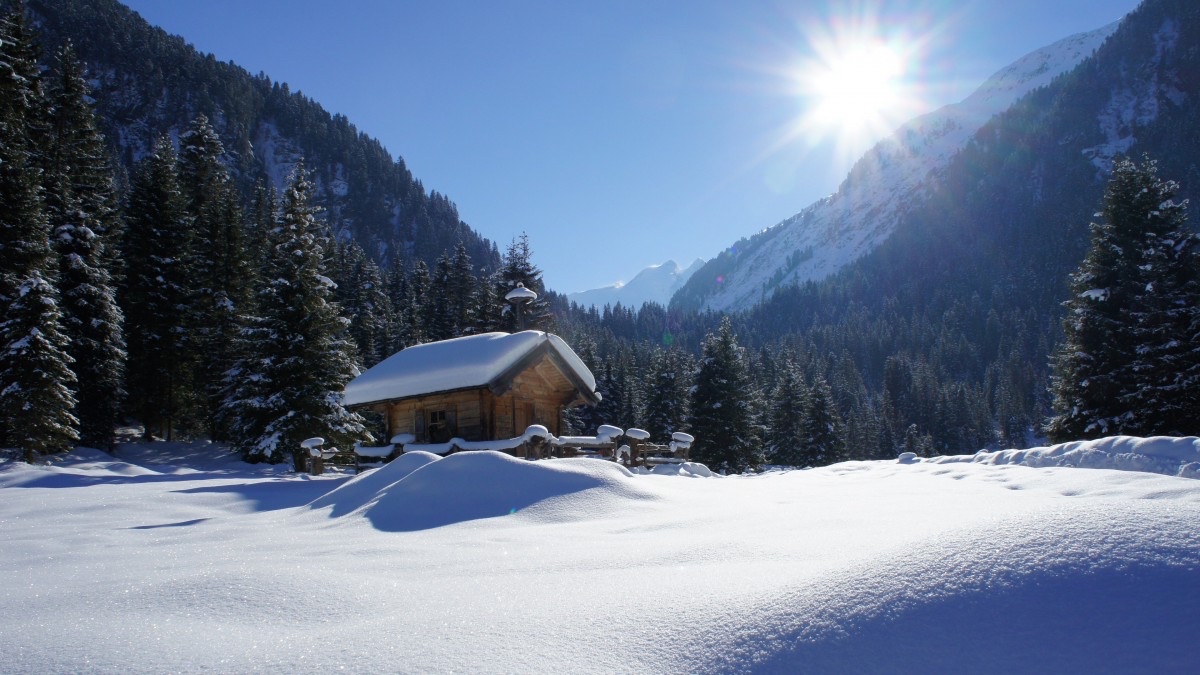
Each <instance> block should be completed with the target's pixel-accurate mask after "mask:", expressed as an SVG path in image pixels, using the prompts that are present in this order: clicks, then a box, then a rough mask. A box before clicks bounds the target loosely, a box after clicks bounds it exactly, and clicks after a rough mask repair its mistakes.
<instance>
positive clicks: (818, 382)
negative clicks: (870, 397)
mask: <svg viewBox="0 0 1200 675" xmlns="http://www.w3.org/2000/svg"><path fill="white" fill-rule="evenodd" d="M842 427H843V423H842V417H841V415H840V414H839V413H838V410H837V406H835V405H834V403H833V391H832V390H831V389H830V388H829V383H828V382H827V381H826V380H825V377H824V376H822V375H817V376H816V377H815V378H814V379H813V382H812V384H810V385H809V387H808V395H807V396H806V397H805V402H804V423H803V437H802V440H801V443H800V452H801V457H802V459H801V464H802V465H803V466H825V465H827V464H833V463H834V462H840V461H842V460H843V459H845V458H846V457H845V455H846V447H845V437H844V435H843V429H842Z"/></svg>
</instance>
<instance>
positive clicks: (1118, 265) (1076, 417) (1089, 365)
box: [1047, 158, 1196, 441]
mask: <svg viewBox="0 0 1200 675" xmlns="http://www.w3.org/2000/svg"><path fill="white" fill-rule="evenodd" d="M1177 189H1178V186H1177V185H1176V184H1175V183H1174V182H1172V181H1164V180H1162V179H1160V178H1158V175H1157V165H1156V164H1155V162H1153V161H1151V160H1149V159H1147V160H1145V161H1144V162H1143V163H1142V164H1140V165H1139V164H1137V163H1135V162H1133V161H1132V160H1129V159H1127V158H1126V159H1121V160H1118V161H1117V162H1116V164H1115V165H1114V166H1113V175H1112V178H1111V179H1110V180H1109V184H1108V188H1107V190H1106V192H1105V195H1104V207H1103V210H1102V211H1101V213H1100V214H1098V215H1100V216H1101V220H1100V222H1094V223H1092V225H1091V248H1090V249H1089V251H1088V253H1087V256H1086V257H1085V258H1084V260H1083V262H1082V263H1081V265H1080V267H1079V269H1078V270H1077V271H1076V272H1075V274H1074V275H1073V276H1072V279H1071V297H1070V299H1069V300H1067V302H1066V303H1064V306H1065V307H1066V310H1067V316H1066V318H1065V320H1064V322H1063V330H1064V338H1063V342H1062V344H1061V346H1060V347H1059V349H1058V352H1057V355H1056V357H1055V361H1054V392H1053V393H1054V412H1055V415H1054V417H1053V418H1051V420H1050V422H1049V424H1048V426H1047V431H1048V433H1049V435H1050V437H1051V438H1052V439H1053V440H1055V441H1065V440H1073V439H1081V438H1096V437H1099V436H1105V435H1111V434H1119V433H1130V434H1153V433H1163V432H1167V431H1171V430H1172V429H1171V428H1170V426H1173V424H1172V422H1170V421H1168V420H1173V421H1177V420H1181V419H1183V417H1185V416H1188V415H1187V413H1185V412H1182V411H1184V410H1187V411H1188V412H1191V411H1194V408H1190V407H1189V404H1188V403H1187V402H1186V401H1187V397H1188V396H1191V392H1190V391H1189V390H1188V389H1187V388H1181V387H1178V386H1177V385H1178V383H1179V380H1177V369H1179V367H1180V365H1181V364H1180V363H1174V364H1173V363H1172V361H1173V360H1174V357H1175V355H1177V354H1179V353H1181V352H1184V351H1191V350H1192V347H1191V345H1192V344H1194V337H1193V336H1194V333H1192V332H1190V331H1189V330H1188V329H1187V328H1184V326H1185V325H1189V324H1190V323H1191V320H1190V318H1189V317H1187V316H1186V313H1187V310H1186V309H1185V307H1184V306H1183V305H1181V303H1188V302H1189V296H1187V295H1186V294H1183V295H1179V292H1180V291H1181V290H1182V289H1184V288H1187V287H1189V285H1190V284H1191V283H1193V282H1192V281H1190V280H1194V279H1195V275H1196V268H1195V265H1194V263H1193V262H1191V259H1190V253H1188V251H1189V250H1190V240H1191V239H1190V236H1189V235H1187V234H1186V233H1185V231H1184V227H1185V226H1184V223H1185V222H1186V217H1187V216H1186V206H1185V205H1184V204H1179V203H1176V202H1174V201H1173V199H1172V198H1173V197H1174V196H1175V194H1176V191H1177ZM1176 246H1178V247H1179V249H1178V250H1176ZM1194 299H1195V296H1190V302H1191V306H1192V307H1194V306H1195V302H1194ZM1175 342H1178V343H1179V344H1178V345H1176V344H1174V343H1175ZM1183 369H1184V370H1186V369H1187V368H1186V367H1185V368H1183ZM1151 406H1153V407H1151ZM1191 416H1192V417H1194V415H1191Z"/></svg>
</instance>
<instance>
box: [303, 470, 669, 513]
mask: <svg viewBox="0 0 1200 675" xmlns="http://www.w3.org/2000/svg"><path fill="white" fill-rule="evenodd" d="M632 477H633V474H631V473H630V472H629V471H628V470H627V469H625V468H624V467H622V466H621V465H619V464H616V463H615V462H607V461H602V460H596V459H555V460H546V461H540V462H530V461H528V460H524V459H519V458H517V457H513V456H511V455H507V454H504V453H502V452H495V451H488V450H484V451H474V452H459V453H455V454H453V455H450V456H448V457H444V458H443V457H439V456H438V455H435V454H432V453H428V452H415V453H406V454H404V455H401V456H400V457H399V458H397V459H396V460H395V461H393V462H391V463H390V464H387V465H385V466H384V467H383V468H380V469H377V470H375V471H371V472H368V473H366V474H363V475H361V476H359V477H358V478H356V479H355V480H352V481H350V482H348V483H347V484H345V485H343V486H341V487H339V488H337V489H336V490H333V491H332V492H330V493H329V494H328V495H325V496H324V497H321V498H320V499H317V500H316V501H314V502H313V503H312V504H311V506H312V508H323V507H326V506H331V507H332V509H331V511H330V515H331V516H334V517H336V516H340V515H343V514H346V513H352V515H354V516H358V517H362V518H365V519H366V520H368V521H370V522H371V524H372V525H374V526H375V527H376V528H378V529H380V530H383V531H387V532H410V531H414V530H424V529H430V528H434V527H442V526H444V525H450V524H454V523H461V522H464V521H468V520H477V519H480V518H495V517H498V516H507V515H513V514H516V513H518V512H524V511H526V510H527V509H530V508H531V507H534V506H537V507H538V508H537V509H536V516H535V517H537V518H541V519H574V518H581V517H585V516H586V515H588V514H592V513H596V512H598V511H606V510H611V509H614V508H616V507H617V505H618V504H619V502H620V501H622V500H638V499H643V500H644V499H653V496H652V494H651V493H649V492H648V491H647V490H645V489H644V488H639V487H638V486H636V485H634V484H633V483H632V481H631V480H630V479H631V478H632ZM583 492H589V494H587V495H585V496H580V495H579V493H583ZM567 495H575V497H574V498H573V499H571V500H566V501H564V502H563V503H562V504H559V505H555V504H553V503H552V502H553V501H554V499H555V498H558V497H565V496H567Z"/></svg>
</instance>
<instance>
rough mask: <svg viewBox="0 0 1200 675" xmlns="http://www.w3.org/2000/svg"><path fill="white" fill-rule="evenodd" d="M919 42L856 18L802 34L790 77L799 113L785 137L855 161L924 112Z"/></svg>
mask: <svg viewBox="0 0 1200 675" xmlns="http://www.w3.org/2000/svg"><path fill="white" fill-rule="evenodd" d="M921 49H922V44H921V40H919V39H916V38H911V37H908V36H906V35H904V34H903V33H901V32H900V31H897V30H894V29H893V30H890V31H887V30H884V29H883V27H881V26H880V24H878V23H876V22H875V21H872V20H871V19H870V17H858V18H857V20H854V21H845V22H842V23H836V24H833V25H830V26H824V27H821V28H814V29H812V30H810V31H808V33H807V35H806V43H805V50H804V54H805V55H804V56H803V57H802V58H800V59H798V61H797V63H796V65H795V66H794V68H793V70H792V74H791V77H792V79H793V86H794V91H795V95H796V97H797V101H798V103H799V105H800V113H799V115H798V117H797V119H796V122H795V128H794V129H793V130H792V131H791V133H790V135H791V136H792V137H794V138H801V139H803V140H805V141H806V142H807V143H808V144H810V145H817V144H819V143H824V142H832V143H833V144H834V145H835V146H836V148H837V151H838V153H839V154H842V155H857V154H860V153H862V152H863V151H865V150H866V149H867V148H869V147H870V145H872V144H874V143H875V142H877V141H878V140H880V139H881V138H883V137H885V136H887V135H888V134H890V133H891V132H893V131H895V130H896V128H897V127H899V126H900V125H901V124H903V123H904V122H906V121H907V120H909V119H910V118H912V117H913V116H915V115H916V114H919V113H920V112H922V111H923V109H924V108H923V106H924V102H923V101H922V100H921V99H920V96H919V95H918V94H919V91H920V87H919V83H918V81H917V77H916V72H917V70H918V67H917V61H918V60H919V58H920V56H921V54H920V52H921Z"/></svg>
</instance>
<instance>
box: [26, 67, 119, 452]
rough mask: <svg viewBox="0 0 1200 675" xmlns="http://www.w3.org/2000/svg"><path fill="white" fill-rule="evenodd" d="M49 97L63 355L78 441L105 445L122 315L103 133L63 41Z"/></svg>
mask: <svg viewBox="0 0 1200 675" xmlns="http://www.w3.org/2000/svg"><path fill="white" fill-rule="evenodd" d="M57 56H58V58H57V60H58V68H59V72H58V77H57V79H56V85H57V86H56V87H54V91H53V92H52V96H51V103H52V124H51V131H52V134H51V138H50V144H49V149H48V152H47V167H46V180H45V183H46V188H47V189H46V211H47V216H48V218H49V221H50V226H51V228H52V231H53V232H54V237H53V240H54V244H55V248H56V249H57V253H58V259H59V270H58V287H59V292H60V295H61V298H62V310H63V313H64V319H63V331H64V333H65V335H66V338H67V341H68V344H69V346H68V348H67V353H68V354H69V355H70V357H71V358H72V360H73V361H74V366H73V371H74V372H75V375H76V377H77V379H78V391H77V399H78V404H77V406H76V409H75V413H76V416H77V417H78V418H79V424H80V441H81V442H82V443H83V444H85V445H91V446H94V447H99V448H110V447H111V446H112V445H113V443H114V441H115V437H114V434H113V431H114V427H115V425H116V423H117V422H118V420H119V416H120V407H121V401H122V398H123V394H124V391H123V389H122V382H123V377H124V368H125V339H124V335H123V333H122V323H123V321H124V316H123V314H122V313H121V310H120V308H119V307H118V306H117V300H116V289H115V287H114V284H113V282H112V277H111V275H110V274H109V271H108V269H107V268H106V264H107V261H108V260H110V259H111V258H112V256H110V254H109V253H108V252H107V246H106V239H105V236H104V235H105V233H107V232H112V231H115V230H117V228H116V227H115V226H114V223H116V222H117V217H116V213H115V211H114V209H113V208H112V204H113V203H114V197H113V184H112V174H111V171H110V169H109V163H108V158H107V155H106V153H105V149H104V138H103V136H101V134H100V132H99V131H98V130H97V129H96V123H95V118H94V115H93V113H92V110H91V107H90V106H89V105H88V103H87V85H86V84H85V82H84V77H83V68H82V66H81V65H80V64H79V61H78V60H77V59H76V58H75V54H74V51H73V50H72V49H71V46H70V44H69V43H68V44H67V45H66V46H65V47H63V48H62V49H61V50H60V51H59V53H58V55H57Z"/></svg>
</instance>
